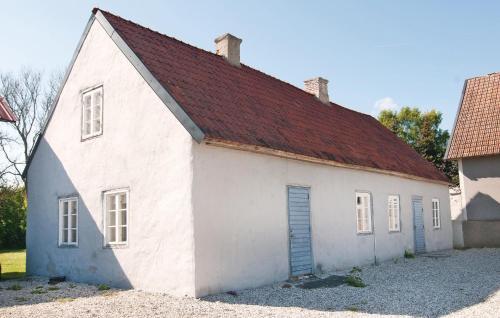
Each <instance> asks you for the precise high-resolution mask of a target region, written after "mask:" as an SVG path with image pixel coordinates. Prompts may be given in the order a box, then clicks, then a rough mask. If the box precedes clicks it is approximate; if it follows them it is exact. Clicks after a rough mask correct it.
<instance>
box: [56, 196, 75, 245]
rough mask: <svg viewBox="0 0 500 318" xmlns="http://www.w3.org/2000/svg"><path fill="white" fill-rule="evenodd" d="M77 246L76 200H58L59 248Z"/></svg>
mask: <svg viewBox="0 0 500 318" xmlns="http://www.w3.org/2000/svg"><path fill="white" fill-rule="evenodd" d="M76 245H78V198H64V199H60V200H59V246H76Z"/></svg>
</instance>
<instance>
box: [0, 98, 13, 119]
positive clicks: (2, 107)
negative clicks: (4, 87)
mask: <svg viewBox="0 0 500 318" xmlns="http://www.w3.org/2000/svg"><path fill="white" fill-rule="evenodd" d="M0 121H8V122H15V121H16V116H15V115H14V113H13V112H12V110H11V109H10V107H9V104H7V101H6V100H5V98H3V97H2V96H0Z"/></svg>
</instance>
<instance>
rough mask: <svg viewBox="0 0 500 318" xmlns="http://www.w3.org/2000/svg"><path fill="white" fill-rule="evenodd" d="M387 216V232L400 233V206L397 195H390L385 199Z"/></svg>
mask: <svg viewBox="0 0 500 318" xmlns="http://www.w3.org/2000/svg"><path fill="white" fill-rule="evenodd" d="M387 216H388V221H389V232H401V204H400V200H399V195H394V194H391V195H389V196H388V197H387Z"/></svg>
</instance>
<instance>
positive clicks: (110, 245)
mask: <svg viewBox="0 0 500 318" xmlns="http://www.w3.org/2000/svg"><path fill="white" fill-rule="evenodd" d="M104 248H109V249H120V248H128V243H108V244H106V245H104Z"/></svg>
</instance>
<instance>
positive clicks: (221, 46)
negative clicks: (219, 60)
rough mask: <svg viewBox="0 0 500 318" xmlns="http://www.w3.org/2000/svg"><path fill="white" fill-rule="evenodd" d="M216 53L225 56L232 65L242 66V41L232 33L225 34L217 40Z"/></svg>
mask: <svg viewBox="0 0 500 318" xmlns="http://www.w3.org/2000/svg"><path fill="white" fill-rule="evenodd" d="M214 42H215V53H216V54H217V55H220V56H223V57H224V58H225V59H226V60H227V61H228V62H229V63H230V64H232V65H234V66H238V67H239V66H240V44H241V42H242V40H241V39H240V38H237V37H235V36H234V35H232V34H230V33H225V34H223V35H221V36H219V37H217V38H216V39H215V40H214Z"/></svg>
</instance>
